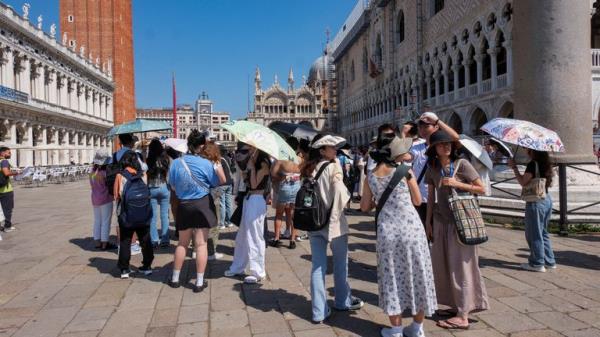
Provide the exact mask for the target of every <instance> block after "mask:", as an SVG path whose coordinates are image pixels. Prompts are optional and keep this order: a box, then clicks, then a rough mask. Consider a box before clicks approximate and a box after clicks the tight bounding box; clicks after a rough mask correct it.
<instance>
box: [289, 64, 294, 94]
mask: <svg viewBox="0 0 600 337" xmlns="http://www.w3.org/2000/svg"><path fill="white" fill-rule="evenodd" d="M288 91H289V92H290V93H292V92H293V91H294V71H293V70H292V67H290V73H289V74H288Z"/></svg>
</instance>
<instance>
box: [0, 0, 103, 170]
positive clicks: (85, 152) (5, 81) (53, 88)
mask: <svg viewBox="0 0 600 337" xmlns="http://www.w3.org/2000/svg"><path fill="white" fill-rule="evenodd" d="M42 28H43V19H42V17H41V16H40V17H38V19H37V25H34V24H32V23H31V22H30V21H29V5H27V4H26V5H24V6H23V14H22V15H19V14H17V13H16V11H15V10H14V9H12V8H10V7H9V6H6V5H4V4H1V3H0V144H2V145H4V146H8V147H10V148H11V149H12V150H13V156H12V158H11V162H12V165H14V166H18V167H26V166H32V165H36V166H45V165H63V164H68V163H69V162H71V161H74V162H76V163H89V162H91V161H92V159H93V155H94V151H95V150H97V149H101V148H103V149H107V150H109V149H110V148H111V147H112V142H111V140H110V139H108V138H107V137H106V134H107V132H108V130H109V129H110V128H111V127H112V126H113V90H114V86H113V80H112V76H111V74H110V71H108V69H107V68H106V67H102V66H101V65H100V64H99V63H98V62H95V60H92V59H89V58H88V57H87V55H85V54H83V53H78V52H77V51H76V50H75V48H74V47H71V48H69V47H68V46H67V45H66V44H65V42H66V41H62V43H61V42H60V41H57V40H56V39H57V36H56V25H54V24H53V25H51V26H50V29H49V33H46V32H44V31H43V30H42Z"/></svg>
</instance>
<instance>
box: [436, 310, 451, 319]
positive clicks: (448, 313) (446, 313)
mask: <svg viewBox="0 0 600 337" xmlns="http://www.w3.org/2000/svg"><path fill="white" fill-rule="evenodd" d="M435 314H436V315H438V316H441V317H446V316H448V317H454V316H456V312H454V311H452V310H450V309H440V310H437V311H436V312H435Z"/></svg>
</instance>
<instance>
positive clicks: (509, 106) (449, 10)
mask: <svg viewBox="0 0 600 337" xmlns="http://www.w3.org/2000/svg"><path fill="white" fill-rule="evenodd" d="M590 3H591V5H590V14H592V13H596V14H595V15H594V16H593V17H592V16H590V19H592V45H591V48H600V42H599V41H600V15H598V13H597V8H600V6H599V5H598V1H590ZM594 3H596V5H593V4H594ZM592 5H593V7H595V8H596V9H593V8H592ZM512 10H513V7H512V1H510V0H404V1H401V0H370V1H369V0H359V1H358V3H357V5H356V7H355V8H354V10H353V11H352V12H351V13H350V15H349V16H348V18H347V19H346V22H345V23H344V25H343V27H342V29H341V30H340V31H339V33H338V34H337V36H336V37H335V39H334V40H333V42H332V43H331V48H332V49H333V57H334V63H335V67H336V73H337V80H338V85H337V94H338V116H339V118H338V120H339V121H338V125H340V127H338V128H337V131H338V132H340V133H341V134H342V135H344V136H346V137H349V139H350V140H351V142H352V143H353V144H367V143H368V141H369V139H371V137H373V136H374V135H375V133H376V129H377V126H378V125H380V124H382V123H385V122H401V121H404V120H407V119H411V118H414V117H416V114H417V112H419V111H420V112H422V111H425V110H432V111H435V112H436V113H438V114H439V115H440V117H441V118H442V119H443V120H444V121H446V122H447V123H449V124H450V125H451V126H452V127H454V128H455V129H456V130H458V131H460V132H463V133H466V134H469V135H473V136H477V135H479V134H480V131H479V128H480V127H481V126H482V125H483V124H484V123H485V122H487V121H488V120H490V119H493V118H496V117H512V116H513V78H514V75H513V65H512V63H513V62H512V58H513V50H512V40H513V20H512V16H513V15H512ZM415 13H420V15H419V14H417V15H415ZM532 15H533V14H532ZM594 27H596V29H594ZM591 54H592V57H591V61H592V64H593V67H592V69H593V73H592V74H591V79H592V103H593V106H592V110H591V111H590V112H591V115H592V121H593V123H594V128H595V129H596V130H597V129H598V116H599V114H600V84H599V83H600V76H599V75H598V74H600V70H598V69H600V50H598V49H591ZM531 57H535V55H531ZM582 80H585V81H589V80H590V79H589V78H588V79H582ZM557 85H560V84H557Z"/></svg>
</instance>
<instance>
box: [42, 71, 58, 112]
mask: <svg viewBox="0 0 600 337" xmlns="http://www.w3.org/2000/svg"><path fill="white" fill-rule="evenodd" d="M55 81H56V71H55V70H54V69H49V70H48V79H47V83H46V88H45V90H46V92H47V93H48V95H47V96H46V99H47V100H48V102H50V103H52V104H56V103H57V102H56V101H57V100H56V98H57V91H56V83H55Z"/></svg>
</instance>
